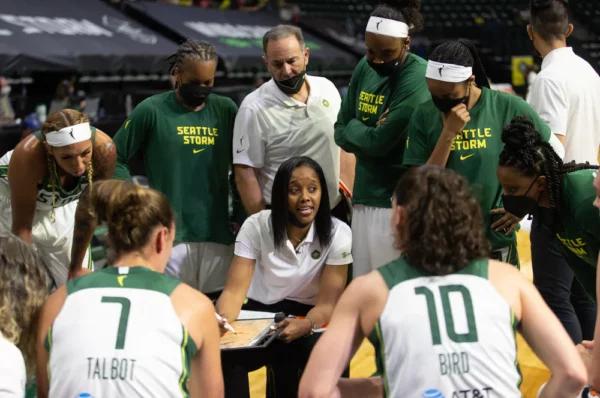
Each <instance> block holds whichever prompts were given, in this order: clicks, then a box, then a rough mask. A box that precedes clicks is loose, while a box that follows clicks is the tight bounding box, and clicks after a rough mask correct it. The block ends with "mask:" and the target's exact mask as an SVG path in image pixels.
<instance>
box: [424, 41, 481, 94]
mask: <svg viewBox="0 0 600 398" xmlns="http://www.w3.org/2000/svg"><path fill="white" fill-rule="evenodd" d="M429 59H430V60H432V61H435V62H441V63H444V64H453V65H460V66H467V67H469V66H470V67H472V68H473V74H474V75H475V83H476V84H477V86H479V87H487V88H490V82H489V80H488V77H487V73H485V68H484V67H483V63H482V62H481V59H480V58H479V53H478V52H477V49H476V48H475V45H474V44H473V43H471V42H470V41H468V40H463V39H459V40H456V41H449V42H446V43H444V44H442V45H440V46H438V47H437V48H436V49H435V50H433V52H432V53H431V55H430V56H429Z"/></svg>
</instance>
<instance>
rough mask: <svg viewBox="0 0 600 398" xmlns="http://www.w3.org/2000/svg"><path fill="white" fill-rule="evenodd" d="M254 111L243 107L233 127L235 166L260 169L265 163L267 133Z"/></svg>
mask: <svg viewBox="0 0 600 398" xmlns="http://www.w3.org/2000/svg"><path fill="white" fill-rule="evenodd" d="M258 118H259V116H258V114H257V112H255V111H254V110H252V109H250V108H247V107H242V108H240V110H239V111H238V113H237V115H236V117H235V125H234V126H233V164H243V165H246V166H250V167H254V168H257V169H260V168H261V167H263V166H264V162H265V141H264V140H263V137H264V135H265V133H266V131H263V130H264V126H262V123H260V121H259V119H258Z"/></svg>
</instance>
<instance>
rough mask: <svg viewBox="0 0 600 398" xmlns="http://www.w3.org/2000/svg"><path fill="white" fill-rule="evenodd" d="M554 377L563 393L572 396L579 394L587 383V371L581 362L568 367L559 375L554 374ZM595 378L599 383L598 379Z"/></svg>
mask: <svg viewBox="0 0 600 398" xmlns="http://www.w3.org/2000/svg"><path fill="white" fill-rule="evenodd" d="M553 376H554V375H553ZM555 376H556V378H557V379H558V382H557V385H559V386H562V387H563V388H564V389H565V392H566V391H569V393H571V392H572V393H574V394H577V393H579V391H581V390H582V389H583V388H584V387H585V385H586V384H587V382H588V374H587V370H586V369H585V366H584V365H583V363H582V362H580V363H579V364H574V365H573V366H570V367H569V368H567V369H565V370H564V371H562V372H560V373H559V374H555ZM598 376H600V375H598ZM596 378H597V379H599V381H600V377H596ZM592 381H593V380H592Z"/></svg>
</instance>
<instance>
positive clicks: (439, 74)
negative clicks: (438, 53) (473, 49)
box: [425, 60, 473, 83]
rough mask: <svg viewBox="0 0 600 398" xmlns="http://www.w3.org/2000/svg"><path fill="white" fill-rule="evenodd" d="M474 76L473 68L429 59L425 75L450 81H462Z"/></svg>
mask: <svg viewBox="0 0 600 398" xmlns="http://www.w3.org/2000/svg"><path fill="white" fill-rule="evenodd" d="M471 76H473V68H472V67H470V66H461V65H453V64H444V63H441V62H435V61H431V60H430V61H428V62H427V72H426V73H425V77H428V78H430V79H434V80H441V81H443V82H448V83H460V82H464V81H465V80H468V79H469V78H470V77H471Z"/></svg>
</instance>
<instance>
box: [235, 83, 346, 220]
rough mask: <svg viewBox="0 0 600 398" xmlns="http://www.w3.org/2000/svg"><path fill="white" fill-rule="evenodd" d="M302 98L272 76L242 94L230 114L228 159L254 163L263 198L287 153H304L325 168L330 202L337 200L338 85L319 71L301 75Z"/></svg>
mask: <svg viewBox="0 0 600 398" xmlns="http://www.w3.org/2000/svg"><path fill="white" fill-rule="evenodd" d="M306 81H307V82H308V84H309V86H310V94H309V97H308V101H307V103H306V104H304V103H302V102H300V101H296V100H295V99H293V98H291V97H290V96H288V95H287V94H285V93H283V92H282V91H281V90H279V89H278V88H277V86H276V85H275V83H274V82H273V79H271V80H269V81H268V82H267V83H265V84H263V85H262V86H260V88H258V89H257V90H255V91H254V92H252V93H250V94H248V96H247V97H246V98H244V101H243V102H242V105H241V106H240V109H239V111H238V113H237V117H236V118H235V127H234V129H233V163H234V164H243V165H246V166H251V167H254V168H256V169H259V174H258V183H259V185H260V189H261V191H262V194H263V198H264V200H265V203H267V204H271V189H272V187H273V180H274V179H275V174H276V173H277V170H278V169H279V166H281V164H282V163H283V162H285V161H286V160H288V159H289V158H292V157H295V156H308V157H310V158H312V159H313V160H315V161H316V162H317V163H319V165H321V168H322V169H323V172H324V173H325V179H326V180H327V191H328V193H329V199H330V200H329V202H330V205H331V208H333V207H335V206H336V205H337V204H338V203H339V202H340V199H341V197H340V194H339V179H340V148H339V147H338V146H337V145H336V143H335V140H334V138H333V132H334V129H333V126H334V124H335V122H336V120H337V115H338V112H339V110H340V105H341V102H342V100H341V98H340V94H339V92H338V89H337V88H336V87H335V86H334V85H333V83H332V82H330V81H329V80H327V79H325V78H324V77H317V76H309V75H306Z"/></svg>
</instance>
